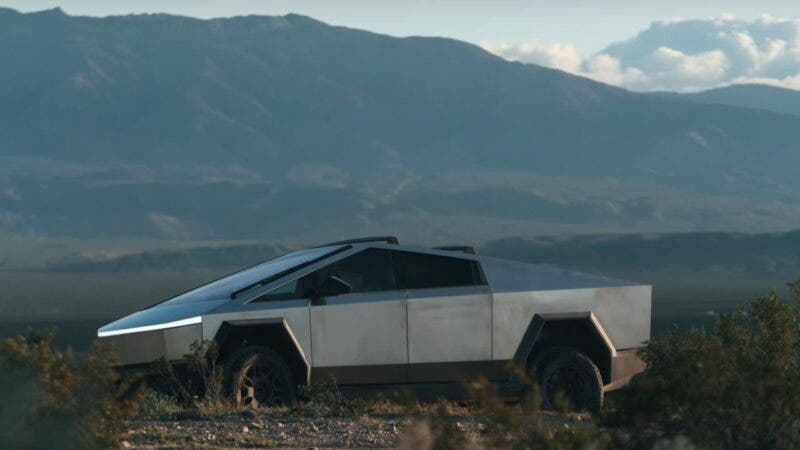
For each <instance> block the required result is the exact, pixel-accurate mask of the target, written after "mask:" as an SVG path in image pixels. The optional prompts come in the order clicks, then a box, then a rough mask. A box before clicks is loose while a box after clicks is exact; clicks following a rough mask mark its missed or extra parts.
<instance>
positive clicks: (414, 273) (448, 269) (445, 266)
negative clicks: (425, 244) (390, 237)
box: [392, 251, 486, 289]
mask: <svg viewBox="0 0 800 450" xmlns="http://www.w3.org/2000/svg"><path fill="white" fill-rule="evenodd" d="M392 253H393V256H394V262H395V269H396V273H397V282H398V285H399V287H400V288H402V289H424V288H437V287H455V286H476V285H483V284H486V281H485V280H484V278H483V273H482V272H481V270H480V267H479V266H478V263H477V261H472V260H469V259H461V258H451V257H447V256H438V255H427V254H424V253H412V252H398V251H395V252H392Z"/></svg>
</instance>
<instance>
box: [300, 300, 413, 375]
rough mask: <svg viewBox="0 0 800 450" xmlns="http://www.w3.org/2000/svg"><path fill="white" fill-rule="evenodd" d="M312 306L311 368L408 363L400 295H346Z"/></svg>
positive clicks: (403, 314) (405, 331)
mask: <svg viewBox="0 0 800 450" xmlns="http://www.w3.org/2000/svg"><path fill="white" fill-rule="evenodd" d="M324 302H325V304H322V305H314V306H311V342H312V349H313V351H312V361H313V365H314V366H319V367H334V366H363V365H387V364H407V363H408V346H407V339H408V331H407V328H406V300H405V294H404V293H403V292H402V291H390V292H374V293H364V294H347V295H341V296H338V297H332V298H328V299H326V300H324Z"/></svg>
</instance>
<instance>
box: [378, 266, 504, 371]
mask: <svg viewBox="0 0 800 450" xmlns="http://www.w3.org/2000/svg"><path fill="white" fill-rule="evenodd" d="M393 256H394V261H395V270H396V276H397V279H398V283H399V285H400V287H403V288H405V289H406V298H407V300H406V308H407V310H408V359H409V381H411V382H444V381H459V380H466V379H469V378H472V377H475V376H485V377H487V378H490V379H496V378H498V372H499V371H500V370H501V369H502V368H501V367H498V364H497V363H494V362H492V296H491V291H490V290H489V287H488V286H487V284H486V281H485V278H484V276H483V273H482V271H481V269H480V266H479V264H478V262H477V261H474V260H470V259H466V258H456V257H447V256H441V255H433V254H425V253H415V252H403V251H394V252H393Z"/></svg>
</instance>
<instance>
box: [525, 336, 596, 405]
mask: <svg viewBox="0 0 800 450" xmlns="http://www.w3.org/2000/svg"><path fill="white" fill-rule="evenodd" d="M538 376H539V386H540V388H541V392H542V400H543V401H544V406H545V407H546V408H548V409H556V407H557V406H560V405H558V403H559V401H558V399H559V397H561V398H562V399H563V400H564V401H566V403H567V405H566V406H567V407H568V408H569V409H570V410H572V411H576V412H597V411H599V410H600V408H601V407H602V406H603V378H602V376H601V375H600V370H598V368H597V366H596V365H595V364H594V362H592V360H591V358H589V357H588V356H586V354H585V353H583V352H581V351H578V350H575V349H564V350H562V351H559V352H557V353H555V354H554V355H552V357H551V358H548V360H547V361H545V362H544V365H543V367H542V368H541V370H539V371H538Z"/></svg>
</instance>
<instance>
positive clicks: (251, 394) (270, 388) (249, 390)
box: [236, 360, 289, 408]
mask: <svg viewBox="0 0 800 450" xmlns="http://www.w3.org/2000/svg"><path fill="white" fill-rule="evenodd" d="M288 392H289V386H288V385H287V383H286V381H285V380H283V378H282V377H281V376H280V374H279V372H278V371H277V370H276V369H275V368H274V367H272V366H270V365H269V364H263V363H261V364H259V362H258V360H256V361H254V362H253V363H252V364H250V365H249V366H248V367H247V368H246V369H245V370H243V371H242V375H241V379H240V382H239V387H238V389H237V392H236V397H237V398H236V400H237V403H238V404H239V405H240V406H242V407H245V408H257V407H258V406H277V405H282V404H285V403H286V399H287V396H288Z"/></svg>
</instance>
